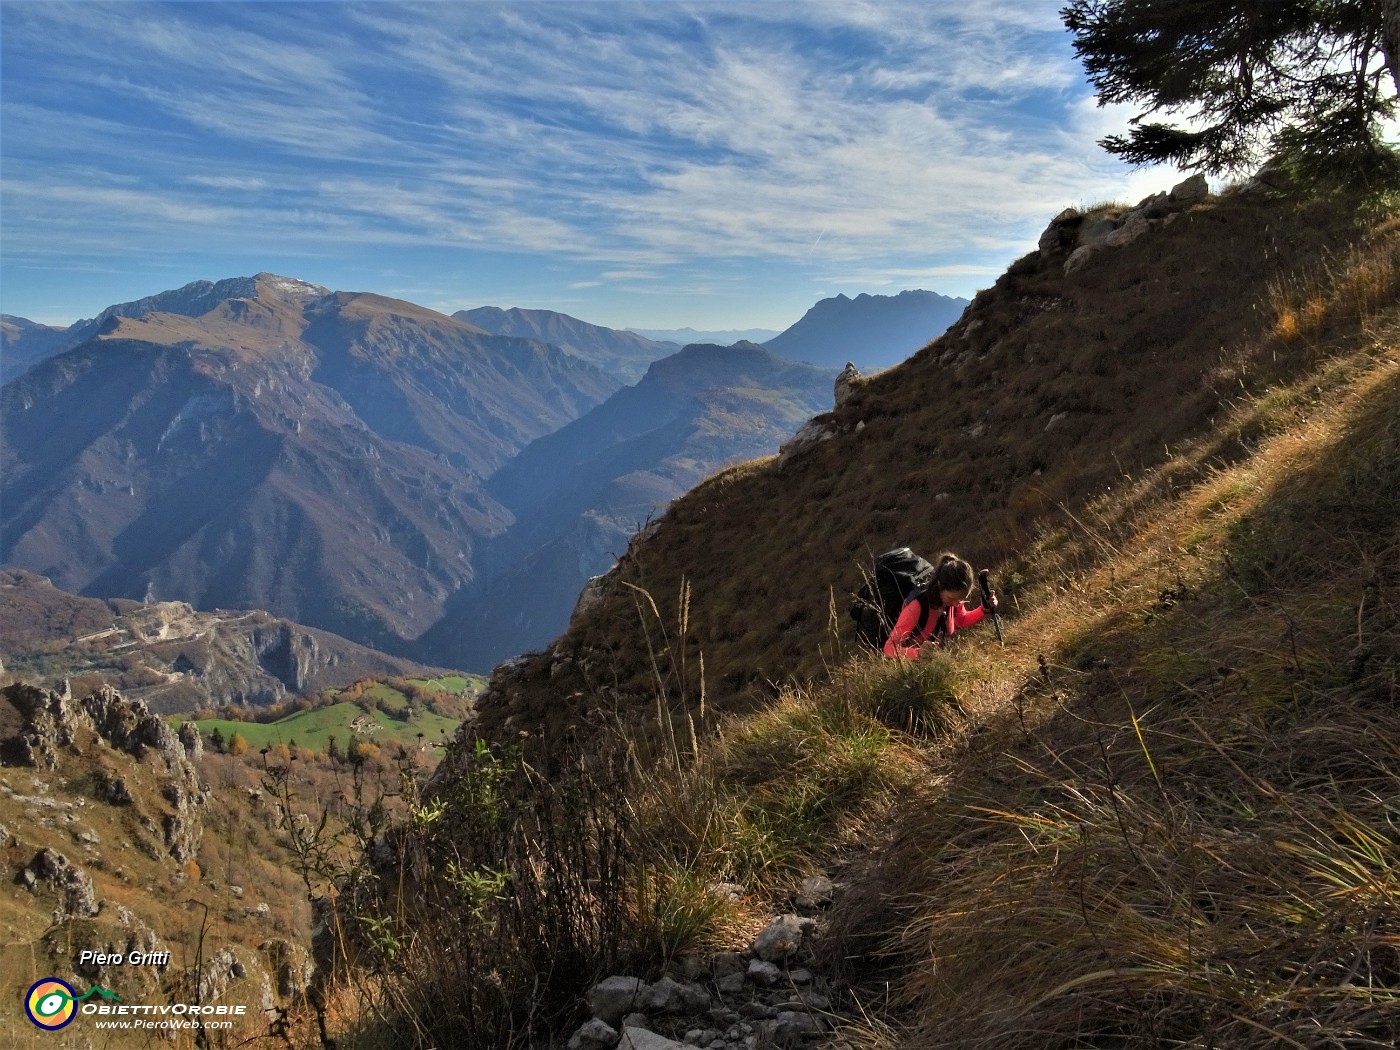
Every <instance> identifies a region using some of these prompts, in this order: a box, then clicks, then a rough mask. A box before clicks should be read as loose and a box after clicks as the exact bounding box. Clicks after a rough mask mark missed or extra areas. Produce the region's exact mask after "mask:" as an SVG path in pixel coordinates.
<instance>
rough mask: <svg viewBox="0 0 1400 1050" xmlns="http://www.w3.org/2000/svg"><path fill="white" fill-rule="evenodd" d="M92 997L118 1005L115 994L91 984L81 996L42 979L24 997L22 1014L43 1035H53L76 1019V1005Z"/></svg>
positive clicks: (64, 984)
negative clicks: (52, 1033) (43, 1033)
mask: <svg viewBox="0 0 1400 1050" xmlns="http://www.w3.org/2000/svg"><path fill="white" fill-rule="evenodd" d="M94 995H97V996H101V997H102V999H104V1000H105V1001H107V1002H120V1001H121V997H120V996H118V995H117V993H116V992H109V991H107V989H105V988H101V987H98V986H97V985H93V986H92V987H91V988H89V989H88V990H87V991H86V992H84V993H83V994H82V995H79V994H78V993H77V992H75V991H73V986H72V985H71V984H69V983H68V982H67V981H61V980H59V979H58V978H57V977H45V978H44V979H43V980H40V981H35V982H34V983H33V984H32V985H31V986H30V988H29V991H28V992H26V993H25V995H24V1012H25V1014H26V1015H27V1016H28V1017H29V1019H30V1020H31V1021H33V1022H34V1024H35V1025H36V1026H37V1027H39V1028H42V1029H43V1030H44V1031H46V1032H56V1031H58V1030H59V1029H60V1028H65V1027H67V1026H68V1025H69V1024H70V1023H71V1022H72V1020H73V1018H75V1017H77V1016H78V1004H79V1003H82V1002H86V1001H87V1000H89V999H91V998H92V997H93V996H94Z"/></svg>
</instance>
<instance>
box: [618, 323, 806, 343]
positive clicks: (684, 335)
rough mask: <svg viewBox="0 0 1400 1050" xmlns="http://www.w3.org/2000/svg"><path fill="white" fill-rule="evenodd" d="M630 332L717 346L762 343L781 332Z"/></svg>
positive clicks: (656, 329) (673, 341)
mask: <svg viewBox="0 0 1400 1050" xmlns="http://www.w3.org/2000/svg"><path fill="white" fill-rule="evenodd" d="M627 331H629V332H636V333H637V334H638V335H641V336H645V337H646V338H648V339H655V340H656V341H657V342H661V343H674V344H675V345H676V346H678V347H679V346H689V345H690V344H692V343H710V344H713V345H715V346H733V345H734V344H735V343H762V342H764V341H766V340H768V339H772V338H773V337H774V336H775V335H778V334H780V333H779V332H778V330H777V329H774V328H734V329H728V330H719V331H710V330H704V329H699V330H697V329H694V328H689V327H687V328H629V329H627Z"/></svg>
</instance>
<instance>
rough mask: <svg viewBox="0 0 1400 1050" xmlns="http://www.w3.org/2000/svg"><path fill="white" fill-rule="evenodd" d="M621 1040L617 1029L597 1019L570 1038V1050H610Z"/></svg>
mask: <svg viewBox="0 0 1400 1050" xmlns="http://www.w3.org/2000/svg"><path fill="white" fill-rule="evenodd" d="M621 1038H622V1035H621V1033H619V1032H618V1030H617V1029H616V1028H614V1027H613V1026H612V1025H610V1024H608V1023H607V1022H606V1021H600V1020H599V1019H598V1018H596V1017H595V1018H593V1019H592V1020H591V1021H589V1022H588V1023H587V1024H585V1025H583V1027H581V1028H580V1029H579V1030H578V1031H577V1032H575V1033H574V1034H573V1035H572V1036H570V1037H569V1050H608V1048H609V1047H614V1046H616V1045H617V1041H618V1040H619V1039H621Z"/></svg>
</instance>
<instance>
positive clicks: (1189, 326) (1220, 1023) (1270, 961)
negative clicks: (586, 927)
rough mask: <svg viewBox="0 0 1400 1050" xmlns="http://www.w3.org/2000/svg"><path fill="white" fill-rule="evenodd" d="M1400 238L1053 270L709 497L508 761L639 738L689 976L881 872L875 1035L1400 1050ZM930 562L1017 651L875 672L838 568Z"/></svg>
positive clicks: (1046, 1043) (1174, 233) (1303, 242)
mask: <svg viewBox="0 0 1400 1050" xmlns="http://www.w3.org/2000/svg"><path fill="white" fill-rule="evenodd" d="M1397 244H1400V225H1397V224H1396V223H1395V222H1384V223H1380V224H1376V223H1374V222H1369V221H1366V220H1363V219H1361V218H1359V217H1358V216H1357V215H1356V214H1355V213H1352V212H1349V211H1347V210H1346V209H1345V208H1340V207H1338V206H1337V203H1336V202H1331V203H1313V204H1308V205H1287V204H1279V203H1270V202H1260V201H1257V200H1248V199H1244V198H1237V199H1234V198H1226V199H1218V200H1213V201H1211V202H1209V203H1207V204H1206V205H1203V206H1201V207H1198V208H1197V209H1195V210H1193V211H1191V212H1189V213H1188V214H1187V216H1186V217H1185V218H1184V219H1183V220H1180V221H1178V222H1176V223H1174V224H1173V225H1172V226H1171V227H1169V228H1167V229H1166V230H1164V231H1161V232H1159V233H1158V234H1155V235H1154V237H1153V238H1143V239H1142V240H1141V241H1139V242H1136V243H1135V244H1134V245H1133V246H1130V247H1129V248H1128V249H1123V250H1122V253H1121V254H1120V255H1118V256H1117V257H1115V258H1114V259H1113V264H1112V265H1108V264H1104V265H1098V266H1096V265H1093V264H1091V265H1090V266H1087V267H1085V268H1084V269H1083V270H1081V271H1078V272H1076V274H1074V275H1073V276H1072V277H1071V278H1065V277H1064V276H1063V275H1062V273H1061V272H1060V269H1059V266H1058V263H1057V262H1055V261H1053V260H1052V261H1050V262H1048V263H1046V262H1043V261H1041V260H1039V259H1038V258H1037V257H1034V256H1030V257H1027V259H1025V260H1022V261H1021V262H1018V263H1017V264H1015V265H1013V267H1012V268H1011V270H1010V271H1009V272H1008V274H1007V275H1006V276H1004V277H1003V278H1002V279H1001V280H1000V281H999V282H998V284H997V287H996V289H994V290H992V291H989V292H987V293H984V294H982V295H979V297H978V301H977V302H976V303H975V304H974V306H973V308H972V309H971V310H970V311H969V314H968V316H967V317H965V318H964V319H963V321H962V322H960V323H959V325H958V326H956V327H955V329H954V330H953V331H952V332H950V333H949V335H947V336H945V337H943V338H942V339H940V340H939V341H937V342H935V343H934V344H931V345H930V346H929V347H928V348H926V349H925V350H924V351H921V352H920V353H919V354H918V355H916V356H915V357H914V358H913V359H912V360H911V361H909V362H907V363H906V364H905V365H903V366H900V367H898V368H896V369H892V370H891V371H890V372H888V373H883V374H881V375H880V376H877V377H874V378H872V379H871V380H869V381H868V382H866V383H862V384H861V385H860V387H859V389H858V391H857V392H856V393H855V395H853V397H852V399H851V401H850V402H848V403H847V404H846V405H844V406H843V407H842V409H841V410H840V411H838V412H836V413H833V414H832V415H831V417H830V418H829V420H828V421H829V423H830V425H831V426H832V427H833V428H835V430H836V432H837V433H836V436H835V437H833V438H832V439H831V440H830V441H827V442H824V443H823V444H821V445H819V446H817V447H816V448H815V449H814V450H812V451H811V452H809V453H808V454H807V455H805V456H802V457H797V458H795V459H792V460H790V461H789V462H788V463H786V464H784V465H782V466H781V467H780V466H779V465H778V464H777V463H776V462H775V461H765V462H764V463H760V464H749V465H744V466H742V467H738V468H734V469H732V470H729V471H726V472H723V473H721V474H720V475H717V476H716V477H714V478H712V479H710V480H709V481H708V482H706V483H705V484H702V485H701V486H699V487H697V488H696V489H695V490H694V491H692V492H691V493H690V494H689V495H688V496H686V497H685V498H684V499H682V500H680V501H678V502H677V504H676V505H674V506H673V507H672V509H671V510H670V511H669V512H668V513H667V515H666V516H665V518H664V519H663V522H662V527H661V529H660V530H659V531H658V532H657V533H656V535H655V536H654V537H652V538H651V539H650V540H648V541H647V542H645V543H642V544H640V545H638V546H637V547H636V548H635V549H634V550H633V551H632V552H631V553H630V554H629V555H628V557H627V558H626V559H625V560H624V565H623V566H622V568H621V570H620V574H621V579H622V581H623V582H624V583H625V584H626V586H621V587H618V588H617V589H616V590H614V592H613V593H612V595H611V596H610V597H609V598H608V599H607V600H605V602H604V604H603V606H602V607H601V608H600V610H599V611H598V612H597V613H596V614H593V615H591V616H588V617H584V618H583V619H582V621H581V622H580V623H579V624H577V625H576V626H575V628H574V629H573V630H571V631H570V633H569V634H568V635H566V636H565V638H564V639H563V640H562V641H561V642H560V643H559V644H558V645H557V646H556V647H555V648H554V649H553V650H552V651H551V652H550V653H548V654H546V655H545V656H544V657H543V658H541V659H537V660H533V661H527V662H526V664H525V665H524V666H523V667H522V668H521V669H520V670H519V671H518V672H516V673H514V674H512V675H509V676H504V677H503V679H502V680H501V681H499V682H497V683H496V684H495V685H494V686H493V690H492V694H491V695H490V696H488V697H487V698H486V700H485V701H484V702H483V713H484V719H483V721H484V723H485V725H486V728H487V730H488V731H492V730H495V731H499V730H500V728H501V726H502V724H503V722H504V719H505V718H506V716H507V715H511V716H513V717H514V718H515V721H514V723H512V729H516V728H521V727H529V728H530V729H532V730H533V731H534V732H535V733H536V734H537V736H535V737H534V738H532V739H536V740H540V741H542V742H543V743H542V746H543V747H544V748H549V747H557V746H558V745H560V744H561V742H563V741H565V740H570V741H574V742H577V741H591V740H596V739H598V738H599V735H600V734H602V735H606V734H608V733H616V732H621V734H622V735H623V736H624V737H625V738H626V739H628V740H629V742H630V745H631V747H632V753H631V754H632V761H633V768H634V780H633V788H632V790H633V798H634V808H635V812H636V815H637V818H638V820H637V824H636V825H635V827H634V828H633V829H632V830H633V831H634V832H635V833H636V834H637V835H639V836H640V837H639V838H638V839H637V840H636V842H637V844H638V847H639V852H638V854H637V855H638V856H640V857H642V858H644V863H643V864H642V866H641V868H640V869H639V874H638V875H637V876H635V877H633V878H632V879H631V880H630V882H629V887H630V888H629V890H628V897H627V904H628V907H629V909H630V911H629V914H630V915H631V917H632V921H633V922H634V924H635V927H636V929H635V930H634V935H635V936H638V937H640V938H642V939H643V940H644V941H646V943H648V944H649V945H651V956H653V957H655V956H663V957H664V956H669V955H672V954H674V953H677V952H682V951H685V950H687V949H699V948H710V947H715V946H720V945H723V944H726V943H728V944H741V943H742V942H743V938H744V937H745V936H747V935H748V934H749V933H750V932H751V930H752V926H753V924H754V923H756V922H757V921H759V919H760V917H761V915H762V914H763V909H764V908H765V907H766V906H768V905H769V904H770V903H774V902H781V901H782V900H783V899H784V898H786V897H787V896H788V895H789V894H790V892H791V888H792V886H793V884H794V882H795V881H796V879H798V878H799V877H800V876H801V875H803V874H805V873H807V872H810V871H814V870H823V869H825V870H833V869H835V868H841V869H843V871H844V877H845V879H846V880H847V881H848V882H850V884H851V885H852V886H853V887H854V889H855V892H851V893H848V894H847V895H846V896H845V897H844V898H843V899H842V900H841V902H840V903H839V904H838V906H837V908H836V910H835V912H834V914H833V915H832V918H831V928H830V931H829V936H828V939H827V940H826V942H825V943H826V949H827V951H826V957H825V958H824V959H823V960H822V965H823V966H824V967H825V968H826V969H827V970H829V971H835V972H839V973H841V974H842V976H844V977H845V978H847V979H848V981H849V988H850V991H849V993H848V994H847V995H846V996H845V997H844V999H843V1001H842V1002H841V1003H840V1004H839V1005H840V1007H841V1009H842V1011H843V1013H844V1014H845V1015H846V1016H848V1017H862V1018H863V1020H861V1021H858V1022H851V1023H848V1024H846V1026H845V1028H844V1029H843V1030H842V1031H840V1032H838V1033H837V1042H836V1044H835V1045H842V1043H843V1042H844V1045H847V1046H850V1047H853V1048H867V1050H876V1048H878V1050H891V1048H894V1047H900V1048H905V1050H931V1048H945V1047H946V1048H976V1047H986V1048H989V1050H990V1048H993V1047H996V1048H1016V1047H1024V1048H1028V1050H1029V1048H1036V1050H1040V1048H1065V1050H1069V1048H1076V1050H1091V1048H1093V1050H1149V1048H1151V1050H1158V1048H1183V1050H1185V1048H1192V1050H1206V1048H1222V1050H1223V1048H1227V1047H1228V1048H1236V1047H1238V1048H1243V1050H1253V1048H1255V1047H1258V1048H1260V1050H1263V1048H1265V1047H1300V1046H1301V1047H1309V1048H1312V1047H1317V1048H1319V1050H1320V1048H1323V1047H1329V1048H1346V1050H1353V1048H1355V1050H1362V1048H1374V1047H1390V1046H1394V1045H1396V1044H1397V1042H1400V830H1397V829H1398V828H1400V810H1397V808H1396V804H1395V799H1396V798H1397V797H1400V351H1397V344H1400V338H1398V337H1397V332H1400V265H1397ZM992 392H994V393H992ZM942 493H949V496H948V498H946V499H939V498H938V497H939V496H940V494H942ZM901 543H908V544H910V545H912V546H914V547H915V548H916V549H922V550H925V551H930V550H937V549H942V548H945V547H952V548H953V549H956V550H958V551H959V552H960V553H962V554H964V555H965V556H970V557H971V558H972V559H973V560H974V561H975V563H976V564H978V565H982V564H989V565H993V566H995V567H996V569H997V570H998V571H997V575H998V577H999V579H1000V581H1001V582H1002V588H1001V590H1002V596H1003V614H1004V616H1005V619H1006V639H1005V641H1006V644H1005V646H998V645H996V644H995V642H994V641H993V639H992V637H991V631H990V628H989V627H988V626H982V627H978V628H976V629H974V630H972V631H968V632H963V633H960V635H959V636H958V639H957V641H956V644H954V645H952V646H950V647H949V648H948V649H947V650H945V651H943V652H941V653H939V654H937V655H936V657H935V658H933V659H929V660H921V661H919V662H917V663H907V662H900V661H886V660H883V659H879V658H875V657H872V656H869V655H860V654H856V653H855V652H854V651H853V647H852V646H850V645H849V644H848V642H847V640H846V637H845V634H844V629H845V625H844V624H843V623H842V622H841V613H842V606H843V605H844V600H843V596H842V595H841V594H840V593H839V591H838V590H836V589H834V588H833V587H832V584H833V581H832V579H831V576H832V575H833V574H843V573H844V574H848V575H849V577H850V579H851V580H852V589H853V588H854V585H855V583H856V582H857V581H858V580H859V577H860V572H861V569H862V568H863V567H864V565H865V564H866V563H867V562H868V559H869V556H870V555H871V554H873V553H875V552H876V551H879V550H882V549H886V548H888V547H892V546H895V545H898V544H901ZM729 880H733V881H738V882H740V883H741V884H742V885H743V886H744V889H745V890H746V891H747V892H748V893H749V894H750V896H751V898H752V899H751V900H745V901H743V902H741V903H742V904H743V905H744V907H740V908H738V909H733V910H726V909H723V908H720V907H718V906H717V904H716V901H715V898H714V894H713V889H712V888H713V886H714V884H715V883H716V882H719V881H729Z"/></svg>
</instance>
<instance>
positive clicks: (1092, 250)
mask: <svg viewBox="0 0 1400 1050" xmlns="http://www.w3.org/2000/svg"><path fill="white" fill-rule="evenodd" d="M1101 250H1102V248H1101V247H1100V245H1097V244H1086V245H1083V246H1082V247H1079V248H1076V249H1074V251H1072V252H1070V253H1069V258H1068V259H1066V260H1065V275H1066V276H1069V275H1070V274H1072V273H1074V271H1075V270H1078V269H1080V268H1081V267H1082V266H1083V265H1084V264H1085V263H1087V262H1088V261H1089V260H1090V259H1092V258H1093V257H1094V256H1095V255H1097V254H1099V252H1100V251H1101Z"/></svg>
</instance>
